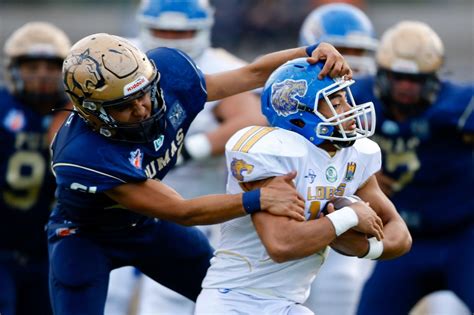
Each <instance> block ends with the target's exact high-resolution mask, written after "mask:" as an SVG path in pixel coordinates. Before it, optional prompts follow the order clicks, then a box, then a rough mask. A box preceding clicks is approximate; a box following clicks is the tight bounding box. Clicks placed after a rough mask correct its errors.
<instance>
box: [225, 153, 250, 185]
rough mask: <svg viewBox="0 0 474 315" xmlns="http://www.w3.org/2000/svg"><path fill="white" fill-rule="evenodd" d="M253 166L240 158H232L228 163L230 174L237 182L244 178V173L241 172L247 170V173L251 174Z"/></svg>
mask: <svg viewBox="0 0 474 315" xmlns="http://www.w3.org/2000/svg"><path fill="white" fill-rule="evenodd" d="M253 167H254V166H253V165H252V164H249V163H247V162H245V161H244V160H242V159H236V158H234V159H233V160H232V163H230V169H231V171H232V176H234V177H235V178H236V179H237V180H238V181H239V182H241V181H243V180H244V175H242V173H243V172H244V171H245V172H247V175H249V174H251V173H252V171H253Z"/></svg>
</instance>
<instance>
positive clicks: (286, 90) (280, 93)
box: [271, 79, 308, 117]
mask: <svg viewBox="0 0 474 315" xmlns="http://www.w3.org/2000/svg"><path fill="white" fill-rule="evenodd" d="M307 90H308V85H307V82H306V81H305V80H291V79H287V80H285V81H283V82H279V83H275V84H274V85H273V86H272V102H271V103H272V107H273V109H275V111H276V112H277V114H278V115H280V116H284V117H286V116H288V115H291V114H294V113H296V112H297V111H298V105H303V104H302V103H301V102H300V101H299V100H298V99H297V98H296V97H297V96H299V97H303V96H305V94H306V91H307Z"/></svg>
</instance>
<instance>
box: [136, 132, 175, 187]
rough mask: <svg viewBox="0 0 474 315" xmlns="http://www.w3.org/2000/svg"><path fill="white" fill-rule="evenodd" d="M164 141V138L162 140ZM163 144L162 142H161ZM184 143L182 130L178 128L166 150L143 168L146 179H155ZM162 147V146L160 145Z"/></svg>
mask: <svg viewBox="0 0 474 315" xmlns="http://www.w3.org/2000/svg"><path fill="white" fill-rule="evenodd" d="M163 141H164V138H163ZM163 143H164V142H163ZM183 143H184V131H183V128H180V129H179V130H178V132H177V133H176V137H175V139H173V140H172V141H171V143H170V145H169V146H168V147H167V148H166V150H165V152H164V154H162V155H161V156H159V157H158V158H156V159H154V160H152V161H151V162H150V163H148V164H147V165H146V167H145V174H146V176H147V177H148V178H156V176H157V175H158V172H160V171H161V170H162V169H163V168H165V167H166V166H167V165H168V163H170V162H171V160H172V159H173V158H174V157H175V156H176V154H177V153H178V152H179V151H181V148H182V146H183ZM162 145H163V144H162Z"/></svg>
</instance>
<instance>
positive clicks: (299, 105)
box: [196, 59, 411, 315]
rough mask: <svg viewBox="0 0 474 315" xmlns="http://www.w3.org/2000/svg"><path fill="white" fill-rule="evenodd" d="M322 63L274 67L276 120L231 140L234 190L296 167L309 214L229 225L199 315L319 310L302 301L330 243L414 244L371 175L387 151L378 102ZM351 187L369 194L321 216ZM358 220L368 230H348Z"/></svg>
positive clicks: (379, 249) (266, 101)
mask: <svg viewBox="0 0 474 315" xmlns="http://www.w3.org/2000/svg"><path fill="white" fill-rule="evenodd" d="M322 65H323V64H322V63H317V64H314V65H309V64H308V63H307V62H306V61H305V60H304V59H296V60H293V61H289V62H287V63H286V64H284V65H282V66H281V67H279V68H278V69H277V70H275V72H274V73H273V74H272V75H271V76H270V78H269V79H268V81H267V83H266V85H265V87H264V92H263V95H262V110H263V113H264V115H265V116H266V117H267V119H268V122H269V123H270V125H271V126H272V127H258V126H254V127H247V128H244V129H242V130H240V131H238V132H237V133H236V134H235V135H234V136H233V137H232V138H231V139H230V140H229V141H228V143H227V144H226V157H227V166H228V168H229V176H228V182H227V192H228V193H235V192H239V191H247V190H251V189H253V188H255V187H260V186H262V185H265V182H266V180H267V179H269V178H271V177H273V176H276V175H278V174H284V173H285V172H287V171H288V170H290V169H296V170H298V176H297V177H296V179H295V186H296V188H297V190H298V191H299V192H300V193H301V194H302V195H303V196H305V199H306V218H307V221H305V222H299V223H298V222H296V221H293V220H288V219H286V218H283V219H280V218H277V217H274V216H269V215H264V214H262V215H261V214H260V213H255V214H253V215H252V216H251V217H247V218H239V219H235V220H231V221H228V222H225V223H223V224H222V225H221V240H220V244H219V247H218V248H217V249H216V251H215V254H214V257H213V259H212V260H211V267H210V268H209V270H208V272H207V275H206V277H205V279H204V281H203V290H202V291H201V294H200V295H199V297H198V300H197V303H196V314H199V315H200V314H203V315H204V314H206V315H207V314H272V315H275V314H313V312H312V311H311V310H309V309H308V308H306V307H305V306H303V305H302V303H304V301H305V300H306V298H307V297H308V295H309V291H310V287H311V283H312V282H313V280H314V279H315V277H316V274H317V272H318V270H319V268H320V267H321V265H322V264H323V262H324V260H325V258H326V254H327V248H328V245H330V244H331V242H335V243H334V246H336V244H341V242H342V243H345V244H349V245H348V246H347V248H348V249H350V252H346V254H350V255H353V256H359V257H361V258H367V259H379V258H380V259H390V258H394V257H398V256H400V255H403V254H404V253H406V252H407V251H408V250H409V249H410V247H411V236H410V234H409V232H408V229H407V227H406V225H405V223H404V221H403V220H402V219H401V217H400V216H399V215H398V213H397V211H396V209H395V207H394V205H393V204H392V203H391V202H390V200H389V199H388V198H387V197H386V196H385V195H384V194H383V192H382V191H381V190H380V188H379V186H378V184H377V181H376V179H375V176H374V173H375V172H377V171H378V170H379V169H380V166H381V155H380V148H379V147H378V145H377V144H376V143H374V142H373V141H371V140H369V139H367V137H369V136H370V135H372V134H373V132H374V129H375V115H374V112H373V111H374V108H373V104H372V103H365V104H361V105H357V104H355V102H354V99H353V98H352V94H351V92H350V88H349V86H350V85H351V84H352V83H353V82H354V81H345V80H343V79H330V78H328V77H326V78H323V79H322V80H320V79H317V73H318V71H319V70H320V69H321V67H322ZM354 194H355V195H357V196H358V197H360V198H361V199H362V200H363V201H358V202H355V203H352V204H351V206H350V207H344V208H342V209H339V210H337V211H334V207H333V206H332V205H329V206H328V208H329V214H327V215H325V216H324V215H322V214H321V213H322V209H323V208H324V207H325V206H326V204H327V203H328V202H329V200H331V199H332V198H334V197H340V196H350V195H354ZM364 201H365V202H364ZM352 228H353V229H354V230H357V231H359V232H362V233H360V234H357V235H354V232H353V231H352V230H351V231H352V232H351V234H352V235H348V234H349V233H344V232H346V231H348V230H350V229H352ZM363 233H364V234H363ZM341 235H342V236H341ZM367 235H368V236H369V237H368V238H367ZM316 281H317V280H316ZM316 311H317V310H316Z"/></svg>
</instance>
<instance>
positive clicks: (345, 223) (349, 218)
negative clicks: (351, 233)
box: [326, 207, 359, 236]
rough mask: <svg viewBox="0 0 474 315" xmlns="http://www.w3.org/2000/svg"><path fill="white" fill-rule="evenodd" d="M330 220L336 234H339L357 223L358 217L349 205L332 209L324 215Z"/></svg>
mask: <svg viewBox="0 0 474 315" xmlns="http://www.w3.org/2000/svg"><path fill="white" fill-rule="evenodd" d="M326 218H328V219H329V220H331V222H332V225H334V229H335V230H336V236H339V235H341V234H342V233H344V232H346V231H347V230H349V229H350V228H353V227H354V226H356V225H357V224H359V218H358V217H357V214H356V213H355V211H354V209H352V208H351V207H344V208H341V209H339V210H337V211H334V212H332V213H330V214H328V215H327V216H326Z"/></svg>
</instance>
